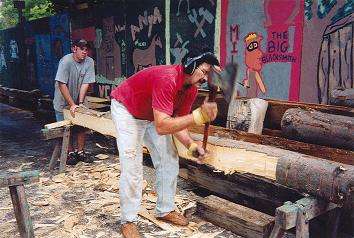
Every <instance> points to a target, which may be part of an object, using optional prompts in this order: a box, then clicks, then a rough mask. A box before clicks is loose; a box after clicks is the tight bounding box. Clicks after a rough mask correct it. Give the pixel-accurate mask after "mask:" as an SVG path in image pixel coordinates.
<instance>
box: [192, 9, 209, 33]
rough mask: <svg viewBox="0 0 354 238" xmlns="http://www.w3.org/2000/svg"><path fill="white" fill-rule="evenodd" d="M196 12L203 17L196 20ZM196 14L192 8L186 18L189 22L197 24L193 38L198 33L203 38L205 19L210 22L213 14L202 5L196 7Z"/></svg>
mask: <svg viewBox="0 0 354 238" xmlns="http://www.w3.org/2000/svg"><path fill="white" fill-rule="evenodd" d="M198 14H199V16H202V17H203V18H202V20H201V21H200V22H199V21H198ZM198 14H197V12H196V10H195V9H192V13H190V14H188V19H189V21H190V22H191V23H194V24H195V25H196V26H197V30H196V31H195V33H194V38H196V37H197V36H198V34H199V33H200V34H201V35H202V37H203V38H205V37H206V33H205V31H204V30H203V26H204V24H205V21H207V22H208V23H209V24H211V23H212V22H213V20H214V16H213V14H211V12H209V11H208V9H204V8H203V7H201V8H199V9H198Z"/></svg>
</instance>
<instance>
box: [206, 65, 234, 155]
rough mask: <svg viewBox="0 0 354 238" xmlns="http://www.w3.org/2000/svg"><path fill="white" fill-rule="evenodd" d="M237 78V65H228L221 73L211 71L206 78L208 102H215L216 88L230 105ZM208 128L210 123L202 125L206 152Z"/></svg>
mask: <svg viewBox="0 0 354 238" xmlns="http://www.w3.org/2000/svg"><path fill="white" fill-rule="evenodd" d="M236 76H237V65H236V64H228V65H226V67H225V68H224V69H223V70H222V71H221V72H217V71H216V70H215V69H213V70H212V71H211V72H210V73H209V77H208V86H209V90H210V91H209V99H208V101H209V102H215V98H216V93H217V91H218V88H220V89H221V92H222V94H223V96H224V99H225V100H226V102H227V103H230V101H231V97H232V93H233V90H234V85H235V82H236ZM209 126H210V122H208V123H205V125H204V137H203V149H204V150H206V145H207V142H208V135H209Z"/></svg>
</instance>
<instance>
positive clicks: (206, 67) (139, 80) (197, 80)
mask: <svg viewBox="0 0 354 238" xmlns="http://www.w3.org/2000/svg"><path fill="white" fill-rule="evenodd" d="M213 66H215V67H218V66H219V61H218V60H217V58H216V57H215V56H214V54H213V53H211V52H204V53H203V52H201V51H198V50H195V51H191V52H190V53H189V54H188V55H187V56H186V57H185V58H184V60H183V64H182V65H161V66H153V67H150V68H147V69H144V70H142V71H140V72H138V73H136V74H134V75H133V76H131V77H130V78H128V79H127V80H126V81H124V82H123V83H122V84H121V85H119V86H118V87H117V88H116V89H115V90H114V91H113V92H112V93H111V97H112V104H111V112H112V119H113V122H114V124H115V127H116V131H117V145H118V150H119V158H120V164H121V176H120V189H119V191H120V203H121V223H122V234H123V236H124V237H127V238H128V237H140V235H139V232H138V229H137V226H136V224H135V221H136V219H137V213H138V212H139V208H140V203H141V196H142V184H143V183H142V181H143V165H142V157H143V156H142V155H143V153H142V148H143V144H144V145H145V146H146V147H147V148H148V150H149V152H150V155H151V158H152V161H153V164H154V167H155V169H156V189H157V195H158V198H157V204H156V216H157V218H158V219H161V220H164V221H168V222H171V223H173V224H177V225H184V226H185V225H188V220H187V219H186V218H185V217H184V216H182V215H181V214H179V213H177V212H175V211H174V209H175V204H174V198H175V193H176V185H177V176H178V171H179V164H178V154H177V151H176V148H175V146H174V143H173V141H172V135H174V136H175V138H177V139H178V140H179V141H180V142H181V143H182V144H183V145H184V146H185V147H186V148H188V150H189V152H190V153H191V154H198V158H197V159H198V161H200V162H202V160H203V159H204V158H205V157H206V156H207V154H206V152H205V151H204V149H203V148H202V143H201V142H197V141H194V140H193V139H192V138H191V137H190V135H189V133H188V129H187V128H188V127H189V126H192V125H203V124H204V123H206V122H210V121H212V120H214V119H215V117H216V114H217V106H216V103H210V102H204V103H203V105H202V106H201V107H199V108H198V109H196V110H194V111H193V112H192V113H190V110H191V107H192V104H193V102H194V100H195V98H196V96H197V92H198V87H199V86H200V85H201V84H202V83H203V82H205V81H206V79H207V75H208V72H209V71H210V70H212V68H213ZM196 152H197V153H196Z"/></svg>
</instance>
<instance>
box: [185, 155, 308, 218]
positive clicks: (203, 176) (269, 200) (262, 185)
mask: <svg viewBox="0 0 354 238" xmlns="http://www.w3.org/2000/svg"><path fill="white" fill-rule="evenodd" d="M180 164H181V167H183V168H186V169H187V171H185V172H186V174H183V176H185V177H187V178H188V180H189V181H193V182H194V183H196V184H198V185H199V186H200V187H202V188H205V189H208V190H209V191H212V192H214V193H216V194H219V195H221V196H223V197H226V198H228V199H230V200H232V201H243V196H247V197H251V198H254V199H255V203H258V201H262V202H263V203H266V204H267V207H266V208H265V209H264V210H263V211H264V212H266V213H269V214H272V213H274V210H275V208H277V207H279V206H281V205H282V204H283V203H284V202H285V201H295V200H297V199H300V198H301V197H302V194H300V193H299V192H297V191H296V190H294V189H291V188H288V187H285V186H283V185H281V184H279V183H276V182H275V181H273V180H270V179H266V178H262V177H259V176H254V175H252V174H241V173H233V174H224V173H223V172H221V171H219V172H218V171H215V168H213V167H211V166H208V165H205V164H203V165H199V164H196V163H195V162H193V161H191V160H188V159H184V158H180ZM242 195H243V196H242ZM248 205H249V206H250V207H254V208H256V207H259V206H257V204H251V203H250V204H248Z"/></svg>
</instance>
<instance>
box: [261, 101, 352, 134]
mask: <svg viewBox="0 0 354 238" xmlns="http://www.w3.org/2000/svg"><path fill="white" fill-rule="evenodd" d="M267 102H268V109H267V113H266V116H265V119H264V127H266V128H269V129H276V130H281V120H282V118H283V115H284V113H285V112H286V111H287V110H288V109H290V108H301V109H306V110H316V111H320V112H324V113H330V114H336V115H342V116H349V117H354V109H353V108H350V107H343V106H334V105H322V104H315V103H301V102H288V101H281V100H270V99H267Z"/></svg>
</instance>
